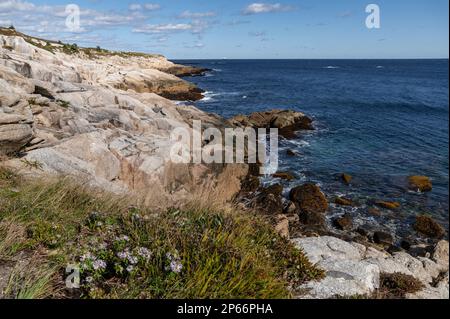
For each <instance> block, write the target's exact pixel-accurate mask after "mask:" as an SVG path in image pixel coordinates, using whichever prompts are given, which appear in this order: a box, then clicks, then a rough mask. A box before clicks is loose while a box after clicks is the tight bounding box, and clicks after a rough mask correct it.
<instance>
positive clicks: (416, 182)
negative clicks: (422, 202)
mask: <svg viewBox="0 0 450 319" xmlns="http://www.w3.org/2000/svg"><path fill="white" fill-rule="evenodd" d="M408 183H409V185H408V186H409V189H410V190H413V191H419V192H422V193H424V192H431V191H432V190H433V184H432V183H431V180H430V178H429V177H427V176H410V177H409V178H408Z"/></svg>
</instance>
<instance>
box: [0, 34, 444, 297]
mask: <svg viewBox="0 0 450 319" xmlns="http://www.w3.org/2000/svg"><path fill="white" fill-rule="evenodd" d="M207 71H208V70H206V69H201V68H194V67H189V66H180V65H176V64H174V63H172V62H170V61H168V60H167V59H165V58H164V57H162V56H159V55H144V54H132V53H118V52H109V51H106V50H101V49H100V50H99V49H81V48H77V47H73V46H68V45H66V44H62V43H55V42H48V41H44V40H41V39H35V38H32V37H28V36H25V35H23V34H20V33H18V32H15V31H14V32H13V31H11V30H6V29H0V108H1V111H0V155H1V156H2V157H4V160H3V164H4V165H6V166H7V167H9V168H11V169H14V170H15V171H17V172H19V173H20V174H21V175H24V176H33V177H36V176H38V177H42V176H49V175H60V176H61V175H62V176H65V175H70V176H76V177H77V178H78V179H79V180H80V181H83V182H86V183H87V184H88V185H90V186H93V187H98V188H101V189H105V190H109V191H112V192H114V193H117V194H130V195H136V196H140V197H142V198H144V201H145V204H146V205H147V206H148V207H151V208H152V207H154V208H155V209H164V208H169V207H178V206H182V205H183V204H185V203H188V202H190V201H193V200H195V199H196V198H199V197H201V198H202V199H203V200H208V199H209V200H210V201H213V202H217V203H229V202H232V201H234V202H237V203H238V204H237V205H238V206H239V207H240V208H241V209H242V210H243V211H251V212H256V213H257V214H260V215H262V216H264V217H267V219H268V220H269V221H270V222H271V223H272V224H273V225H274V227H275V229H276V230H277V231H278V232H279V233H280V235H282V236H284V237H286V238H290V239H291V240H292V242H293V243H294V244H295V245H297V246H298V247H299V248H301V249H303V250H304V251H305V252H306V254H307V255H308V257H309V258H310V259H311V261H312V262H314V263H318V265H319V266H320V267H321V268H322V269H324V270H325V271H326V273H327V276H326V278H325V279H324V280H323V281H321V282H310V283H308V284H306V285H305V286H302V287H299V288H300V289H301V290H304V291H305V293H304V294H302V295H299V296H298V297H299V298H334V297H352V296H357V295H360V296H370V295H371V294H372V293H374V292H376V291H377V290H378V289H379V288H380V286H381V283H380V281H382V278H384V277H383V276H384V275H386V274H403V275H405V276H409V277H408V278H410V277H412V278H415V279H416V280H418V281H420V283H421V284H422V286H423V287H422V289H420V291H418V292H415V293H414V294H408V295H405V296H404V297H408V298H442V297H446V298H448V242H447V241H442V240H441V239H442V238H443V237H444V236H445V230H444V229H443V228H442V227H441V226H440V225H438V224H437V223H436V222H434V221H433V220H432V219H431V218H430V217H428V216H419V217H418V219H417V221H416V224H415V230H416V231H417V232H419V233H421V234H422V235H421V236H422V237H423V238H426V240H425V241H423V242H422V241H417V240H415V239H413V240H409V239H405V240H404V242H402V243H401V245H397V244H396V243H394V241H393V238H392V236H391V235H390V234H387V233H383V232H379V231H375V232H372V231H364V229H359V228H358V229H354V227H353V226H352V220H351V218H350V216H341V217H339V218H336V219H335V220H334V221H333V224H334V228H333V227H331V228H330V227H329V225H328V224H327V223H326V214H327V211H328V209H329V205H330V202H329V199H328V198H327V196H326V194H324V193H323V192H322V191H321V189H320V188H319V187H318V186H317V185H314V184H304V185H298V187H295V188H293V189H292V190H290V194H289V198H284V197H283V195H282V194H283V186H281V185H272V186H270V187H263V186H261V185H260V182H259V176H258V174H257V171H258V170H257V167H256V165H238V164H236V165H203V164H197V165H175V164H173V163H171V162H169V161H167V159H168V158H169V154H170V149H171V146H172V145H173V141H171V140H170V132H171V131H172V130H173V129H174V128H176V127H184V128H186V129H188V130H190V129H191V127H190V124H191V121H192V119H196V120H201V121H202V123H203V125H204V126H205V127H209V126H212V125H214V126H216V127H226V126H230V125H232V126H251V127H255V128H259V127H261V128H270V127H274V128H278V129H279V130H280V133H281V135H282V136H283V137H285V138H293V137H295V136H296V134H297V133H298V132H301V131H302V130H312V129H314V126H313V121H312V120H311V119H310V118H309V117H308V116H306V115H305V114H302V113H299V112H294V111H289V110H273V111H268V112H261V113H254V114H251V115H248V116H246V115H240V116H236V117H234V118H233V119H230V120H225V119H222V118H220V117H218V116H215V115H211V114H207V113H205V112H203V111H201V110H199V109H197V108H195V107H194V106H192V105H178V104H176V103H174V102H173V100H175V101H178V100H182V101H186V100H188V101H195V100H199V99H201V98H202V97H203V95H202V92H203V91H202V90H201V89H200V88H198V87H196V86H195V85H193V84H191V83H189V82H187V81H185V80H182V79H180V78H179V77H184V76H198V75H201V74H204V73H205V72H207ZM291 155H292V156H293V157H294V156H296V154H294V153H292V154H291ZM277 177H279V178H284V179H290V178H291V176H290V174H289V172H278V173H277ZM340 178H341V179H342V182H343V184H346V183H350V182H351V176H349V175H345V174H343V175H342V176H341V177H340ZM408 183H409V187H410V188H411V189H414V190H420V191H431V190H432V185H431V183H430V181H429V180H427V178H426V177H421V176H411V178H410V179H409V180H408ZM335 203H336V204H338V205H350V206H351V205H352V202H351V201H350V200H349V199H346V198H336V199H335ZM374 205H375V206H381V207H384V208H387V209H394V210H395V209H397V208H398V206H397V205H396V203H390V202H383V201H377V202H375V203H374ZM338 230H340V231H341V232H340V233H339V232H338ZM422 237H418V238H422Z"/></svg>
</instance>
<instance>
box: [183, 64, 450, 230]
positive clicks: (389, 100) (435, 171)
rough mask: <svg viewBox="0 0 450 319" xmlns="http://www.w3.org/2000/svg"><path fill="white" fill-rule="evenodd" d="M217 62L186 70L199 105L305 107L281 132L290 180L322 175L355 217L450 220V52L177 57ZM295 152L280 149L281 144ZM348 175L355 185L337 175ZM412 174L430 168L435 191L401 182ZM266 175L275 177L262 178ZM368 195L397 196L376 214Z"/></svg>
mask: <svg viewBox="0 0 450 319" xmlns="http://www.w3.org/2000/svg"><path fill="white" fill-rule="evenodd" d="M177 62H180V63H184V64H191V65H197V66H202V67H206V68H210V69H213V71H212V72H210V73H208V74H207V75H206V76H205V77H193V78H189V79H188V80H189V81H192V82H194V83H196V84H198V85H199V86H200V87H201V88H203V89H204V90H206V91H207V93H206V97H205V99H203V100H201V101H199V102H197V103H196V106H198V107H199V108H201V109H202V110H205V111H207V112H212V113H217V114H220V115H222V116H224V117H227V118H228V117H232V116H234V115H237V114H248V113H251V112H255V111H263V110H268V109H273V108H282V109H294V110H298V111H302V112H304V113H306V114H307V115H309V116H311V117H312V118H313V119H314V121H315V127H316V128H317V129H316V130H315V131H314V132H308V133H302V134H299V136H298V138H296V139H294V140H291V141H282V142H281V150H280V170H281V171H290V172H292V173H294V174H295V175H296V177H297V180H295V181H293V182H291V183H284V184H285V186H286V192H288V191H289V188H290V187H292V186H295V185H298V184H301V183H303V182H306V181H311V182H315V183H318V184H319V185H320V186H321V187H322V189H323V190H324V192H325V193H326V194H327V195H328V196H329V197H330V198H331V199H332V198H333V197H334V196H338V195H344V196H346V197H349V198H352V199H354V200H355V201H356V202H358V203H359V204H360V206H359V207H357V208H342V207H335V206H334V205H333V206H332V208H331V212H330V216H331V217H332V216H334V215H337V214H342V213H343V212H344V211H347V212H350V213H351V214H353V215H354V216H355V217H357V220H358V222H359V223H361V224H368V223H369V224H370V223H372V224H377V225H378V226H380V225H382V226H383V227H389V228H391V229H392V230H393V231H394V232H396V233H398V234H402V233H407V232H409V231H410V229H411V223H412V222H413V221H414V216H415V215H417V214H418V213H427V214H431V215H433V216H434V217H435V218H436V219H437V220H439V221H440V222H441V223H443V224H444V225H445V226H446V227H447V229H448V208H449V204H448V200H449V191H448V186H449V178H448V173H449V153H448V151H449V149H448V148H449V136H448V134H449V77H448V60H201V61H192V60H190V61H177ZM287 149H291V150H294V151H296V152H297V153H298V154H299V156H298V157H288V156H286V154H285V153H286V150H287ZM343 172H345V173H348V174H351V175H352V176H353V177H354V183H353V184H352V185H351V186H345V185H343V184H342V183H341V182H339V181H336V175H337V174H340V173H343ZM410 175H426V176H429V177H431V178H432V181H433V185H434V189H433V191H432V192H431V193H426V194H418V193H415V192H410V191H408V190H407V187H406V182H405V179H406V178H407V176H410ZM266 182H269V183H270V182H280V181H274V180H270V179H269V180H267V179H266ZM373 200H394V201H399V202H401V203H402V209H401V210H399V211H398V212H387V211H386V212H384V214H383V216H382V217H373V216H371V215H370V214H368V213H367V210H368V207H370V206H371V202H372V201H373Z"/></svg>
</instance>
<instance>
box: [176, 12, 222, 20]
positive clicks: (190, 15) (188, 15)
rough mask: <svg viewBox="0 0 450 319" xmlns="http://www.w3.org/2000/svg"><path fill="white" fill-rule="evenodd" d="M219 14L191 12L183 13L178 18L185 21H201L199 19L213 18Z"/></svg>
mask: <svg viewBox="0 0 450 319" xmlns="http://www.w3.org/2000/svg"><path fill="white" fill-rule="evenodd" d="M216 15H217V14H216V13H215V12H213V11H209V12H191V11H189V10H187V11H184V12H182V13H181V14H180V15H179V16H178V17H179V18H183V19H199V18H211V17H215V16H216Z"/></svg>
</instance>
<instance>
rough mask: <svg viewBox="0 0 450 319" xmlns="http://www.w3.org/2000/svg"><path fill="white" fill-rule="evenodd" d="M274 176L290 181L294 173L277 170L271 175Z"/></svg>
mask: <svg viewBox="0 0 450 319" xmlns="http://www.w3.org/2000/svg"><path fill="white" fill-rule="evenodd" d="M272 177H274V178H279V179H284V180H287V181H292V180H294V179H295V177H294V175H293V174H291V173H289V172H278V173H275V174H273V175H272Z"/></svg>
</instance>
